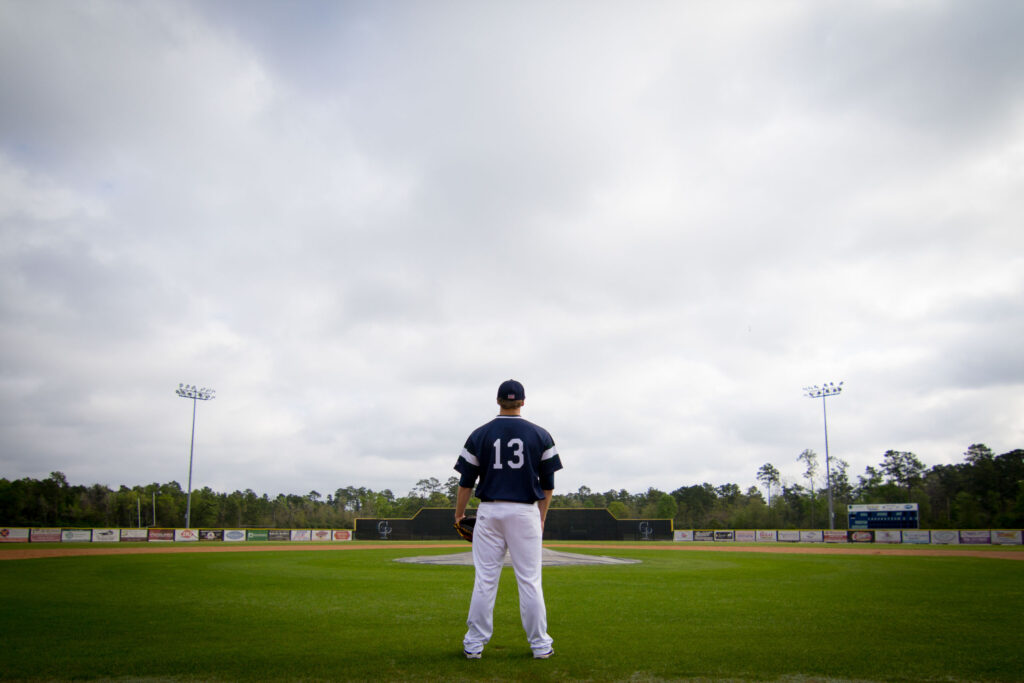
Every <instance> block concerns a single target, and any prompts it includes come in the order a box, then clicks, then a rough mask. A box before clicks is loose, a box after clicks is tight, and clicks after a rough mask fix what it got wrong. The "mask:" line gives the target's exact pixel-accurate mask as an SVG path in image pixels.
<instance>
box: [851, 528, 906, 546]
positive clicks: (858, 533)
mask: <svg viewBox="0 0 1024 683" xmlns="http://www.w3.org/2000/svg"><path fill="white" fill-rule="evenodd" d="M899 533H900V532H898V531H897V532H896V535H897V536H899ZM846 534H847V537H846V540H848V541H849V542H850V543H874V541H875V539H877V538H878V532H877V531H867V530H865V529H851V530H850V531H848V532H846Z"/></svg>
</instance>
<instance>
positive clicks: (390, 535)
mask: <svg viewBox="0 0 1024 683" xmlns="http://www.w3.org/2000/svg"><path fill="white" fill-rule="evenodd" d="M360 521H364V520H357V526H359V524H358V522H360ZM393 521H396V520H383V522H384V524H383V528H384V531H381V526H380V521H379V520H365V524H364V525H362V526H364V527H365V528H366V529H367V533H366V536H364V537H360V536H357V534H356V531H355V530H353V529H174V528H147V529H139V528H100V529H86V528H77V527H76V528H68V527H0V543H246V542H273V543H325V542H345V541H352V540H438V539H432V538H423V537H421V536H418V535H414V534H413V533H411V532H409V531H408V530H406V532H400V533H398V534H395V533H394V530H395V528H394V526H392V522H393ZM620 521H623V520H620ZM625 521H626V522H629V523H631V524H627V525H626V526H625V533H622V534H621V535H620V534H619V530H618V528H617V527H616V528H615V529H610V528H606V529H603V530H602V529H598V530H597V532H595V533H593V534H588V537H587V538H580V535H581V534H582V533H583V531H582V527H575V528H574V529H573V537H574V538H575V539H576V540H620V541H621V540H624V541H635V540H639V541H653V540H661V541H664V540H672V541H676V542H682V543H850V544H865V543H899V544H917V545H1021V544H1022V541H1024V530H1021V529H933V530H929V529H851V530H834V531H833V530H827V529H799V530H798V529H675V530H674V531H671V532H670V536H669V537H668V538H666V537H665V535H664V533H663V532H662V530H660V529H659V530H658V531H659V532H660V533H657V534H656V533H653V532H651V531H650V529H651V528H652V527H650V526H645V527H643V529H641V528H640V523H639V522H638V521H637V520H625ZM641 521H643V522H646V521H649V520H641ZM659 521H665V520H659ZM633 526H636V529H633ZM611 534H615V535H617V538H614V539H608V538H603V539H602V538H595V537H593V536H601V535H611ZM557 535H558V536H560V535H562V534H557ZM455 538H457V536H456V537H455ZM545 540H566V539H562V538H557V537H550V535H549V534H548V533H545Z"/></svg>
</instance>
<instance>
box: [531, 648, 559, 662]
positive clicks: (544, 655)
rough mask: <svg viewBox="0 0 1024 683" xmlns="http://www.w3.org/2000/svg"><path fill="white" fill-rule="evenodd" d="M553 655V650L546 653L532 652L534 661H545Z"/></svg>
mask: <svg viewBox="0 0 1024 683" xmlns="http://www.w3.org/2000/svg"><path fill="white" fill-rule="evenodd" d="M553 654H555V649H554V648H551V649H550V650H548V651H547V652H534V653H533V658H534V659H547V658H548V657H550V656H551V655H553Z"/></svg>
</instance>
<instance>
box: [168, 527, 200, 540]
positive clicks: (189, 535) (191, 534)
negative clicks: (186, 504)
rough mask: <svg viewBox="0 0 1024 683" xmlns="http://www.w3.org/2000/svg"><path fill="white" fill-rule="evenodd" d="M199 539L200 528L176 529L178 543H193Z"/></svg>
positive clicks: (175, 538) (175, 535) (175, 537)
mask: <svg viewBox="0 0 1024 683" xmlns="http://www.w3.org/2000/svg"><path fill="white" fill-rule="evenodd" d="M198 540H199V530H198V529H175V530H174V541H175V542H176V543H191V542H193V541H198Z"/></svg>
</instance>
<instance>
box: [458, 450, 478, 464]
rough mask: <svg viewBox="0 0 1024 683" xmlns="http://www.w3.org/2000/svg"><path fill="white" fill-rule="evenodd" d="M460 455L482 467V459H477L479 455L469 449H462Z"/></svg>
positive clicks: (470, 462)
mask: <svg viewBox="0 0 1024 683" xmlns="http://www.w3.org/2000/svg"><path fill="white" fill-rule="evenodd" d="M460 455H461V456H462V459H463V460H465V461H466V462H468V463H469V464H470V465H472V466H473V467H480V461H479V460H477V457H476V456H475V455H473V454H472V453H470V452H469V451H467V450H466V449H465V448H463V449H462V453H461V454H460Z"/></svg>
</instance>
